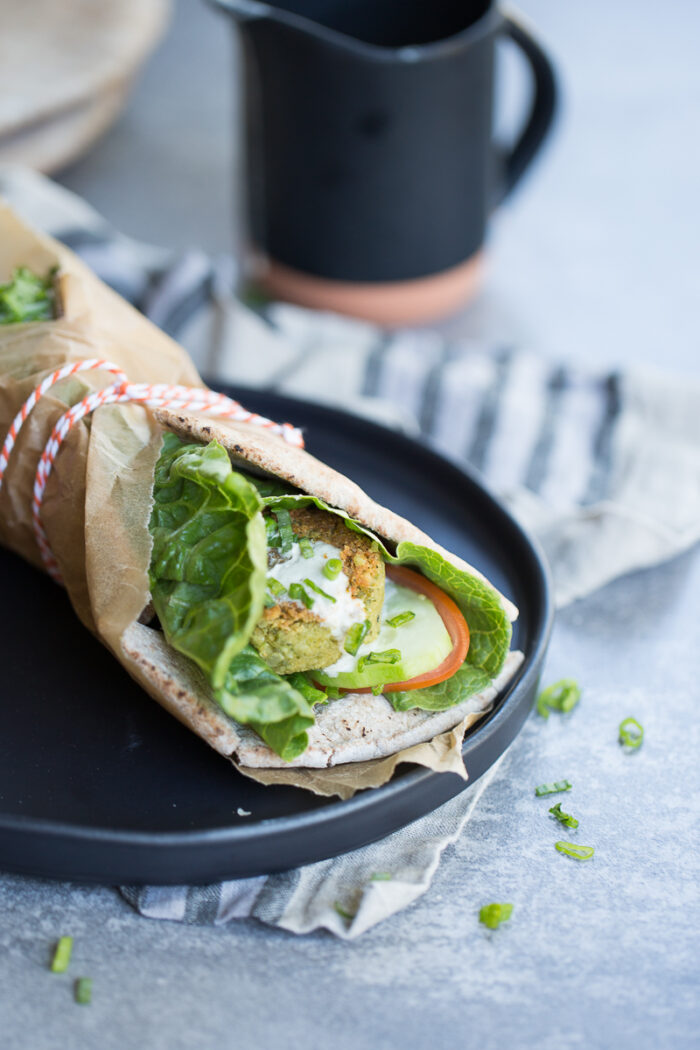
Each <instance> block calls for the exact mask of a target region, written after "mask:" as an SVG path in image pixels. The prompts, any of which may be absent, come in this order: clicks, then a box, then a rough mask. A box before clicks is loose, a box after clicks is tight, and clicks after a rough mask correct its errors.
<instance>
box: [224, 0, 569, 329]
mask: <svg viewBox="0 0 700 1050" xmlns="http://www.w3.org/2000/svg"><path fill="white" fill-rule="evenodd" d="M214 2H215V3H216V4H217V5H218V6H219V7H221V8H224V9H225V10H226V11H227V12H229V13H230V14H231V15H232V16H233V17H234V19H235V20H236V22H237V25H238V28H239V31H240V37H241V42H242V54H243V65H244V85H243V90H244V107H243V108H244V114H245V157H246V162H245V163H246V171H247V186H246V200H247V212H248V216H247V222H248V236H249V238H250V241H251V244H252V248H253V251H254V257H255V259H256V262H257V277H258V280H259V281H261V283H262V284H263V285H264V286H265V287H266V288H267V290H268V291H270V292H271V293H272V294H273V295H276V296H278V297H280V298H284V299H290V300H292V301H295V302H300V303H303V304H305V305H309V306H318V307H322V308H326V309H335V310H339V311H340V312H344V313H350V314H356V315H359V316H363V317H368V318H370V319H373V320H377V321H381V322H388V323H397V322H398V323H400V322H412V321H419V320H427V319H429V318H432V317H437V316H440V315H441V314H444V313H447V312H449V311H450V310H453V309H455V308H456V307H457V306H459V305H460V304H461V303H462V302H464V301H465V300H466V299H467V298H468V297H469V295H470V294H471V293H472V292H473V290H474V288H475V285H476V283H477V281H478V276H479V272H480V268H481V248H482V245H483V242H484V235H485V231H486V223H487V220H488V216H489V214H490V212H491V210H492V208H493V207H494V205H495V204H497V203H498V202H499V200H501V199H502V198H503V197H504V196H505V195H506V194H507V193H509V192H510V190H512V188H513V187H514V186H515V184H516V183H517V182H518V180H519V179H520V177H521V175H522V174H523V172H524V171H525V169H526V168H527V166H528V165H529V163H530V161H531V160H532V159H533V157H534V156H535V154H536V153H537V151H538V149H539V147H540V146H541V144H542V142H543V140H544V138H545V136H546V134H547V131H548V129H549V127H550V124H551V122H552V117H553V114H554V109H555V99H556V86H555V78H554V73H553V69H552V66H551V64H550V61H549V59H548V58H547V56H546V55H545V53H544V52H543V51H542V49H541V48H540V46H539V45H538V44H537V43H536V42H535V41H534V39H533V38H532V36H530V34H529V33H527V32H526V31H525V29H523V28H522V26H521V25H520V24H519V23H518V22H517V21H515V20H514V19H513V18H512V17H511V16H509V15H505V14H502V13H501V12H499V11H498V9H497V8H496V7H495V6H494V4H493V3H491V2H490V0H282V3H281V5H279V4H278V5H277V6H275V7H273V6H271V5H269V4H266V3H259V2H257V0H214ZM499 36H507V37H509V38H510V39H511V40H512V41H513V42H514V43H515V44H516V45H517V46H518V47H519V48H520V49H521V50H522V52H523V53H524V55H525V57H526V58H527V60H528V63H529V65H530V67H531V70H532V73H533V79H534V91H533V99H532V105H531V108H530V112H529V115H528V116H527V119H526V121H525V126H524V128H523V129H522V131H521V133H520V135H519V137H518V138H517V140H516V142H515V144H514V146H513V147H512V148H511V149H510V151H509V152H508V153H507V155H505V156H500V155H498V153H497V151H496V149H495V148H494V144H493V132H492V124H493V116H492V111H493V88H494V85H493V80H494V49H495V42H496V40H497V39H498V37H499Z"/></svg>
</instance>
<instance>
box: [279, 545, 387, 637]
mask: <svg viewBox="0 0 700 1050" xmlns="http://www.w3.org/2000/svg"><path fill="white" fill-rule="evenodd" d="M311 545H312V547H313V556H312V557H311V558H304V557H303V555H302V553H301V548H300V547H299V544H298V543H293V544H292V547H291V550H289V551H287V552H286V554H285V556H284V560H283V561H279V562H277V564H276V565H273V566H271V568H269V569H268V570H267V576H268V579H269V578H270V577H272V578H273V579H275V580H277V582H278V583H281V584H282V586H283V587H284V589H285V591H287V592H288V591H289V587H290V584H292V583H300V584H301V585H302V587H304V589H305V590H306V593H307V594H308V595H309V597H311V598H313V600H314V604H313V608H312V609H311V612H313V613H315V614H316V615H317V616H320V618H321V619H322V620H323V622H324V623H325V624H326V626H327V627H328V628H329V629H330V632H331V634H332V636H333V637H334V638H336V639H337V640H338V641H339V642H342V641H343V640H344V639H345V635H346V634H347V632H348V630H349V629H350V628H351V627H352V625H353V624H354V623H362V621H363V620H364V619H365V618H366V613H365V607H364V604H363V603H362V601H361V600H360V599H359V598H353V596H352V595H351V594H350V581H349V580H348V578H347V576H346V575H345V573H344V572H343V570H342V569H341V571H340V573H339V574H338V575H337V576H336V578H335V579H334V580H329V579H328V577H327V576H325V575H324V573H323V566H324V565H325V564H326V562H327V561H329V560H330V559H331V558H338V559H340V551H339V550H338V549H337V547H332V546H331V544H330V543H323V542H322V541H321V540H312V541H311ZM305 579H309V580H311V581H312V583H315V584H316V586H317V587H320V588H321V590H322V591H325V592H326V594H329V595H330V596H331V598H335V601H334V602H332V601H329V600H328V598H324V597H323V595H321V594H318V593H317V592H316V591H314V590H312V589H311V588H310V587H309V586H308V585H305V584H304V580H305ZM270 593H271V592H270ZM274 597H275V599H276V600H277V601H283V602H291V601H292V599H291V598H290V597H289V594H288V593H286V594H282V595H280V596H279V597H277V596H274ZM293 604H294V605H299V606H302V607H303V602H300V601H299V600H298V599H294V603H293Z"/></svg>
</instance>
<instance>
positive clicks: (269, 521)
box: [265, 518, 282, 547]
mask: <svg viewBox="0 0 700 1050" xmlns="http://www.w3.org/2000/svg"><path fill="white" fill-rule="evenodd" d="M265 537H266V539H267V545H268V547H281V546H282V540H281V539H280V534H279V529H278V528H277V522H276V521H275V519H274V518H265Z"/></svg>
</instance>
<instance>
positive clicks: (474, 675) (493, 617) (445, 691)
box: [263, 494, 512, 711]
mask: <svg viewBox="0 0 700 1050" xmlns="http://www.w3.org/2000/svg"><path fill="white" fill-rule="evenodd" d="M263 503H264V504H265V506H266V507H269V508H270V509H274V508H280V507H284V508H286V509H287V510H290V509H293V508H294V507H305V506H311V505H313V506H316V507H318V508H319V509H320V510H326V511H329V512H330V513H331V514H337V515H338V516H339V517H342V518H344V519H345V522H346V524H347V526H348V528H350V529H353V530H354V531H355V532H360V533H362V534H363V535H365V536H369V537H370V538H371V539H373V540H375V541H376V542H378V543H379V547H380V550H381V554H382V557H383V558H384V560H385V561H386V562H388V563H389V564H390V565H405V566H407V567H413V568H416V569H418V570H419V572H421V573H422V574H423V575H424V576H427V578H428V579H429V580H431V581H432V582H433V583H435V584H436V585H437V586H438V587H440V588H441V589H442V590H443V591H445V593H446V594H449V596H450V597H451V598H452V599H454V601H455V602H456V604H457V605H458V606H459V608H460V610H461V611H462V613H463V615H464V618H465V620H466V621H467V623H468V625H469V639H470V640H469V651H468V653H467V658H466V660H465V661H464V663H463V664H462V667H461V668H460V670H459V671H458V672H457V673H456V674H455V675H453V676H452V678H448V679H447V680H446V681H445V682H440V683H439V684H438V685H434V686H428V687H426V688H425V689H410V690H408V691H407V692H403V693H387V699H388V700H389V702H390V703H391V704H392V705H393V707H394V708H395V710H397V711H408V710H410V709H411V708H415V707H418V708H422V709H423V710H426V711H442V710H444V709H445V708H448V707H454V705H455V704H458V703H461V702H462V701H463V700H466V699H467V698H468V697H469V696H472V695H473V694H474V693H478V692H480V691H481V690H482V689H484V688H485V687H486V686H487V685H488V684H489V682H490V681H491V680H492V679H493V678H495V676H496V675H497V674H498V673H499V671H500V670H501V668H502V667H503V664H504V662H505V659H506V656H507V655H508V649H509V647H510V639H511V634H512V627H511V624H510V621H509V619H508V616H507V615H506V611H505V609H504V608H503V606H502V604H501V601H500V599H499V597H498V595H497V594H496V592H495V591H494V590H493V588H492V587H490V586H489V585H488V584H487V583H484V582H483V580H480V579H479V578H478V577H476V576H472V575H471V574H470V573H467V572H463V571H462V570H461V569H457V568H456V567H455V566H454V565H452V564H451V563H450V562H448V561H447V560H446V559H445V558H443V556H442V555H441V554H438V553H437V552H436V551H434V550H431V549H430V548H429V547H423V546H420V545H419V544H416V543H408V542H404V543H400V544H399V545H398V547H397V548H396V554H391V553H390V552H389V551H388V550H387V548H386V547H385V546H384V545H383V544H382V542H381V540H379V539H378V538H377V537H376V536H375V535H374V533H372V532H371V531H370V530H369V529H366V528H365V527H364V526H362V525H360V524H359V523H358V522H356V521H353V519H352V518H350V517H349V516H348V515H347V514H346V513H345V512H344V511H342V510H338V509H337V508H336V507H330V506H328V504H327V503H325V502H324V500H322V499H319V498H318V497H316V496H307V495H291V494H288V495H282V496H268V497H266V498H263Z"/></svg>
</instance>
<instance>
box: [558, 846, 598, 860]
mask: <svg viewBox="0 0 700 1050" xmlns="http://www.w3.org/2000/svg"><path fill="white" fill-rule="evenodd" d="M554 848H555V849H556V850H559V852H560V853H565V854H566V855H567V857H574V858H575V860H590V859H591V857H592V856H593V854H594V853H595V849H594V847H593V846H579V844H578V843H577V842H555V843H554Z"/></svg>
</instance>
